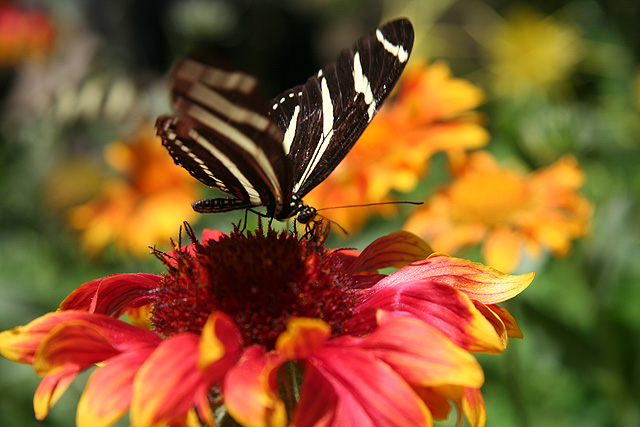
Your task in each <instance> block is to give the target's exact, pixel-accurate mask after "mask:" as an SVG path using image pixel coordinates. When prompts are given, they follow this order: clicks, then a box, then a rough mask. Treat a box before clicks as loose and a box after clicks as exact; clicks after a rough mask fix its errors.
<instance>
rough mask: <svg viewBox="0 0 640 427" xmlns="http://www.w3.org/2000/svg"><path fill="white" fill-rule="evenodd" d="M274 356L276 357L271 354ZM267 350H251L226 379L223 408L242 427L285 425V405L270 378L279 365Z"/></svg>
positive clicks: (245, 352)
mask: <svg viewBox="0 0 640 427" xmlns="http://www.w3.org/2000/svg"><path fill="white" fill-rule="evenodd" d="M272 355H273V356H275V355H274V354H273V353H272ZM280 360H281V359H279V358H278V360H276V359H275V358H274V357H272V356H270V355H268V354H265V350H264V347H260V346H257V345H254V346H251V347H248V348H247V349H246V350H245V351H244V352H243V354H242V357H241V358H240V360H239V361H238V363H237V364H236V365H235V366H234V367H233V368H231V369H230V370H229V372H228V373H227V375H226V376H225V378H224V385H223V395H224V405H225V407H226V408H227V410H228V411H229V414H230V415H231V416H232V417H233V418H234V419H235V420H236V421H237V422H238V423H240V424H241V425H243V426H250V427H262V426H265V427H266V426H274V427H277V426H286V425H287V413H286V410H285V406H284V402H282V400H280V399H279V398H278V396H277V395H276V393H275V391H274V390H273V389H272V388H271V385H270V382H269V378H270V376H271V374H272V372H273V371H274V369H277V368H278V367H279V366H280V363H278V362H279V361H280Z"/></svg>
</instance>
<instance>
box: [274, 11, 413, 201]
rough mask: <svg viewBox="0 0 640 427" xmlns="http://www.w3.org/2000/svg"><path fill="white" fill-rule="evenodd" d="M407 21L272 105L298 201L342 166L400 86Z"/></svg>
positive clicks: (383, 30)
mask: <svg viewBox="0 0 640 427" xmlns="http://www.w3.org/2000/svg"><path fill="white" fill-rule="evenodd" d="M413 40H414V33H413V26H412V25H411V22H409V20H407V19H399V20H396V21H392V22H390V23H388V24H386V25H384V26H382V27H380V28H378V29H377V30H375V31H373V32H371V33H369V34H368V35H366V36H365V37H363V38H362V39H360V40H359V41H357V42H356V43H355V44H354V45H353V46H352V47H351V48H349V49H346V50H344V51H342V52H341V53H340V55H339V56H338V59H337V60H336V61H335V62H334V63H333V64H330V65H328V66H326V67H324V68H323V69H321V70H320V71H319V72H318V73H317V74H316V75H314V76H312V77H310V78H309V79H308V80H307V82H306V83H305V84H304V85H301V86H297V87H295V88H293V89H290V90H288V91H286V92H284V93H282V94H280V95H279V96H277V97H275V98H274V99H273V100H272V101H271V110H270V112H269V113H270V115H271V117H272V118H273V121H274V122H275V123H276V124H277V125H278V127H279V128H280V130H281V131H282V133H283V134H284V136H283V139H282V144H283V148H284V152H285V153H286V155H287V158H288V159H289V161H290V162H291V164H292V165H293V193H294V194H295V195H297V196H298V197H302V196H304V195H305V194H307V193H308V192H309V191H311V189H312V188H314V187H315V186H317V185H318V184H320V183H321V182H322V181H323V180H324V179H325V178H326V177H327V176H328V175H329V174H330V173H331V172H332V171H333V170H334V169H335V168H336V166H338V164H339V163H340V162H341V161H342V159H343V158H344V157H345V156H346V155H347V153H348V152H349V150H351V148H352V147H353V145H354V144H355V142H356V141H357V140H358V138H359V137H360V135H362V132H364V130H365V128H366V127H367V125H368V124H369V122H370V121H371V119H373V116H374V115H375V114H376V112H377V111H378V109H379V108H380V106H381V105H382V103H383V102H384V101H385V99H386V98H387V96H388V95H389V92H390V91H391V90H392V89H393V87H394V85H395V84H396V82H397V81H398V78H399V77H400V74H401V73H402V70H403V69H404V66H405V64H406V63H407V61H408V59H409V54H410V53H411V48H412V47H413Z"/></svg>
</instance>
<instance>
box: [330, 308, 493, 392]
mask: <svg viewBox="0 0 640 427" xmlns="http://www.w3.org/2000/svg"><path fill="white" fill-rule="evenodd" d="M345 338H348V339H349V340H350V341H352V342H353V341H354V340H358V341H359V342H358V343H357V344H356V343H355V342H353V344H356V345H357V346H358V347H359V348H363V349H367V350H368V351H370V352H371V353H372V354H375V355H376V356H377V357H378V358H379V359H381V360H383V361H384V362H385V363H387V364H388V365H389V366H391V367H392V368H393V370H394V371H396V372H397V373H399V374H400V375H401V376H402V377H403V378H404V379H405V380H406V381H407V382H409V384H411V385H412V386H422V387H424V386H430V387H434V386H440V385H445V384H453V385H464V386H467V387H476V388H479V387H481V386H482V384H483V383H484V374H483V372H482V368H481V366H480V364H479V363H478V362H477V361H476V359H475V358H474V357H473V356H472V355H471V354H470V353H469V352H467V351H465V350H463V349H462V348H460V347H458V346H457V345H455V344H454V343H453V342H452V341H451V340H450V339H448V338H447V337H445V336H444V335H443V334H442V333H441V332H439V331H438V330H437V329H436V328H434V327H433V326H430V325H428V324H426V323H424V322H423V321H421V320H418V319H415V318H410V317H404V318H392V317H391V316H388V317H387V318H386V319H385V320H384V321H383V324H382V325H381V326H380V327H379V328H378V329H376V330H375V331H373V332H372V333H371V334H370V335H367V336H366V337H364V338H361V339H358V338H355V337H345ZM338 341H340V343H342V345H345V344H346V343H343V341H342V340H341V339H340V338H338V339H337V340H335V342H336V343H337V342H338Z"/></svg>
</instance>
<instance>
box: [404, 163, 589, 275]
mask: <svg viewBox="0 0 640 427" xmlns="http://www.w3.org/2000/svg"><path fill="white" fill-rule="evenodd" d="M463 157H464V159H461V160H456V161H455V162H454V163H455V165H454V168H453V169H454V175H455V180H454V181H453V182H452V183H451V184H449V185H448V186H447V187H445V188H443V189H442V190H441V191H440V192H438V193H437V194H436V195H434V196H433V197H432V198H431V200H429V202H428V204H427V205H425V206H424V207H421V208H419V209H417V210H416V211H415V213H414V215H412V217H411V218H410V219H409V221H408V222H407V223H406V225H405V229H407V230H410V231H412V232H415V233H417V234H419V235H420V236H423V237H425V238H426V239H427V240H429V241H430V242H431V243H432V244H433V246H434V247H435V248H436V249H437V250H441V251H444V252H448V253H455V252H456V251H457V250H458V249H460V248H462V247H464V246H468V245H475V244H479V243H482V244H483V246H482V249H483V256H484V259H485V261H486V262H487V263H488V264H489V265H492V266H494V267H496V268H498V269H500V270H502V271H513V270H514V269H515V268H516V267H517V265H518V263H519V261H520V257H521V253H522V251H523V249H527V250H528V252H529V253H531V254H532V255H534V256H538V255H539V254H540V252H541V251H542V250H543V249H548V250H550V251H551V252H552V253H553V254H554V255H556V256H562V255H565V254H566V253H567V252H568V251H569V249H570V247H571V240H572V239H576V238H579V237H582V236H584V235H585V234H586V232H587V229H588V226H589V219H590V216H591V211H592V207H591V204H590V203H589V201H588V200H586V199H585V198H584V197H582V196H581V195H580V194H579V193H578V189H579V188H580V187H581V186H582V184H583V182H584V174H583V172H582V170H581V169H580V167H579V165H578V164H577V162H576V160H575V159H574V158H573V157H571V156H567V157H564V158H562V159H560V160H558V161H557V162H556V163H554V164H553V165H551V166H549V167H548V168H545V169H540V170H538V171H536V172H533V173H532V174H530V175H523V174H521V173H519V172H517V171H515V170H511V169H507V168H503V167H501V166H500V165H498V164H497V162H496V160H495V159H494V158H493V157H492V156H491V155H490V154H489V153H487V152H483V151H479V152H475V153H472V154H469V155H463Z"/></svg>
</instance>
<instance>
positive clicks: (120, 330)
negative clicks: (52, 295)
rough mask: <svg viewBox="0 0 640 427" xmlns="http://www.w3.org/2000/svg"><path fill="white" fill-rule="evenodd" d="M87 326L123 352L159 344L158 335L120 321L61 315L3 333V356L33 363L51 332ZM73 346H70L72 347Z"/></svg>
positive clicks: (81, 314)
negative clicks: (73, 325)
mask: <svg viewBox="0 0 640 427" xmlns="http://www.w3.org/2000/svg"><path fill="white" fill-rule="evenodd" d="M76 321H78V322H86V323H87V324H92V325H95V326H96V327H98V328H99V329H101V330H102V331H103V332H104V333H105V334H106V336H107V337H108V338H109V340H111V342H112V343H113V345H114V346H115V347H116V348H118V349H120V350H121V351H122V350H123V349H125V348H127V347H130V346H132V345H140V344H144V343H154V342H158V341H160V337H158V336H157V335H155V334H153V333H151V332H149V331H145V330H143V329H140V328H136V327H134V326H131V325H129V324H127V323H124V322H122V321H120V320H117V319H114V318H111V317H107V316H102V315H98V314H89V313H86V312H82V311H75V310H69V311H58V312H55V313H48V314H46V315H44V316H41V317H39V318H37V319H35V320H33V321H31V322H30V323H29V324H28V325H25V326H18V327H16V328H13V329H10V330H8V331H4V332H0V353H1V354H2V355H3V356H4V357H6V358H7V359H9V360H13V361H16V362H21V363H28V364H33V363H34V356H35V354H36V351H37V350H38V347H39V346H40V344H41V342H42V341H43V340H44V339H45V338H46V337H47V335H48V334H49V333H51V331H52V330H54V329H55V328H56V327H58V326H59V325H61V324H64V323H65V322H76ZM72 344H73V343H70V345H72Z"/></svg>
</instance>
